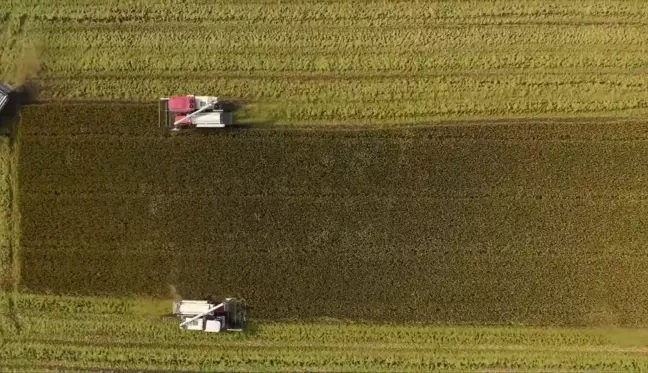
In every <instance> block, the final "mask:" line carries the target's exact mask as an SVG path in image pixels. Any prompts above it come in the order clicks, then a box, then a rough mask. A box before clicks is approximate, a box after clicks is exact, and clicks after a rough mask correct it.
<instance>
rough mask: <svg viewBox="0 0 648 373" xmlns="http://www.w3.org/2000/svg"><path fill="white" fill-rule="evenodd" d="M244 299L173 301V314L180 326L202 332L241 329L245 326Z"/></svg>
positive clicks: (245, 305)
mask: <svg viewBox="0 0 648 373" xmlns="http://www.w3.org/2000/svg"><path fill="white" fill-rule="evenodd" d="M246 311H247V303H246V302H245V300H241V299H234V298H225V300H224V301H222V302H220V303H216V302H211V301H207V300H181V301H179V302H173V314H174V315H176V316H178V317H179V318H180V320H181V322H180V327H181V328H183V329H187V330H199V331H204V332H220V331H238V332H240V331H243V330H245V328H246V326H247V325H246V320H245V313H246Z"/></svg>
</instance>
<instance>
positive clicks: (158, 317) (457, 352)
mask: <svg viewBox="0 0 648 373" xmlns="http://www.w3.org/2000/svg"><path fill="white" fill-rule="evenodd" d="M16 307H17V309H18V310H19V313H20V315H21V317H20V322H21V324H20V328H21V331H20V333H13V334H9V333H8V332H10V331H8V330H5V335H4V336H5V340H4V341H5V344H4V345H3V349H2V351H1V352H0V358H1V360H2V363H0V364H2V365H0V367H2V368H3V369H6V370H8V369H15V370H11V371H28V370H29V369H34V368H35V367H38V368H39V369H42V368H51V369H53V370H54V369H58V370H66V369H68V370H69V369H81V368H83V369H107V368H110V369H155V370H156V371H166V370H169V371H171V370H174V369H175V370H177V369H183V371H191V372H193V371H207V370H214V369H218V370H219V371H228V372H230V371H231V372H235V371H243V370H245V371H249V370H254V371H264V372H276V371H287V370H289V371H292V370H304V369H308V370H309V371H349V370H353V371H372V372H392V371H398V372H420V371H431V370H435V371H456V370H461V371H483V370H484V369H491V370H501V369H515V370H521V369H523V370H525V371H564V370H569V369H571V370H596V371H601V372H606V371H619V370H623V371H642V370H643V369H645V368H646V364H648V361H646V357H645V348H644V347H642V346H643V345H644V344H645V336H643V335H642V333H641V332H640V331H633V330H625V329H552V328H543V329H539V328H521V327H467V326H457V327H442V326H426V325H412V326H404V325H400V326H394V325H377V324H349V323H344V322H339V321H329V322H328V323H322V322H320V323H298V324H277V323H253V324H252V325H251V330H250V332H249V333H247V334H245V335H242V334H225V335H218V338H214V336H213V335H209V334H204V333H186V332H183V331H182V330H180V329H179V328H178V327H177V322H176V321H175V320H172V319H169V318H163V317H162V315H163V314H165V313H167V312H168V308H169V307H170V301H168V300H159V301H152V300H148V301H147V300H132V299H115V298H72V297H56V296H35V295H25V294H22V295H20V296H18V297H17V298H16ZM252 312H254V311H252Z"/></svg>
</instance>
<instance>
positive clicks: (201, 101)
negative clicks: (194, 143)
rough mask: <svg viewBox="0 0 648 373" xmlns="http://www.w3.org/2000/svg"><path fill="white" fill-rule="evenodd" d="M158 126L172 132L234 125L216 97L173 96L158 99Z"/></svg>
mask: <svg viewBox="0 0 648 373" xmlns="http://www.w3.org/2000/svg"><path fill="white" fill-rule="evenodd" d="M158 120H159V126H160V128H165V129H167V130H169V131H172V132H180V131H185V130H191V129H199V128H205V129H213V128H223V127H225V126H229V125H232V124H234V120H233V115H232V112H231V111H227V110H225V105H223V102H222V101H220V100H219V99H218V97H216V96H195V95H187V96H173V97H165V98H160V102H159V118H158Z"/></svg>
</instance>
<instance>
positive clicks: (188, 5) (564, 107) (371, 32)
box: [0, 0, 648, 125]
mask: <svg viewBox="0 0 648 373" xmlns="http://www.w3.org/2000/svg"><path fill="white" fill-rule="evenodd" d="M646 20H648V3H646V2H644V1H621V0H616V1H614V0H611V1H607V0H606V1H602V0H576V1H572V0H549V1H544V0H524V1H516V2H511V1H508V0H494V1H483V2H474V1H459V2H454V1H416V2H409V1H376V0H354V1H320V2H314V1H305V0H288V1H269V0H254V1H252V0H250V1H238V0H219V1H214V2H210V5H209V6H205V4H203V3H199V2H185V3H182V4H181V5H178V4H177V3H176V2H174V1H162V0H159V1H146V2H140V1H134V0H130V1H120V2H115V1H108V0H88V1H76V0H51V1H46V2H44V1H40V0H4V1H3V6H2V9H0V30H4V31H3V32H2V34H0V37H1V38H2V40H3V43H1V44H2V45H3V47H0V48H4V50H2V49H0V52H2V53H0V55H1V56H2V57H0V58H2V60H0V69H2V71H0V72H2V73H4V74H5V75H6V76H12V75H11V74H16V76H17V78H15V79H24V78H26V77H29V76H33V77H36V79H37V81H38V82H39V85H40V87H41V97H42V98H44V99H52V98H57V99H68V98H83V99H87V98H98V99H117V98H118V99H126V100H138V101H150V100H154V99H157V98H158V97H160V96H166V95H172V94H186V93H194V92H197V93H214V94H217V95H221V96H228V97H231V98H234V99H237V100H242V101H244V102H248V103H249V104H250V105H249V107H248V109H249V110H248V113H247V115H248V116H247V118H248V119H250V120H255V121H265V122H276V123H291V124H304V123H323V124H358V123H363V124H372V125H380V124H405V123H423V122H429V121H437V120H440V119H447V118H484V117H519V116H563V115H565V114H567V115H581V116H591V115H601V114H605V115H610V116H625V115H628V114H639V113H641V114H646V113H648V110H647V107H648V94H647V93H646V92H647V89H646V86H647V84H648V72H647V71H648V69H646V67H647V66H648V54H646V48H647V46H648V40H647V39H646V38H645V35H646V34H647V33H648V21H646ZM188 25H190V26H188ZM12 62H13V63H12Z"/></svg>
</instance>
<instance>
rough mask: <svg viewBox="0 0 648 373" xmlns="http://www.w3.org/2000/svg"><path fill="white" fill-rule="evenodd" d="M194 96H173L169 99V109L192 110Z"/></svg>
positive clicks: (181, 111) (177, 110)
mask: <svg viewBox="0 0 648 373" xmlns="http://www.w3.org/2000/svg"><path fill="white" fill-rule="evenodd" d="M194 104H195V101H194V98H193V97H189V96H174V97H171V98H170V99H169V111H172V112H174V113H187V112H190V111H192V110H194Z"/></svg>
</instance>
